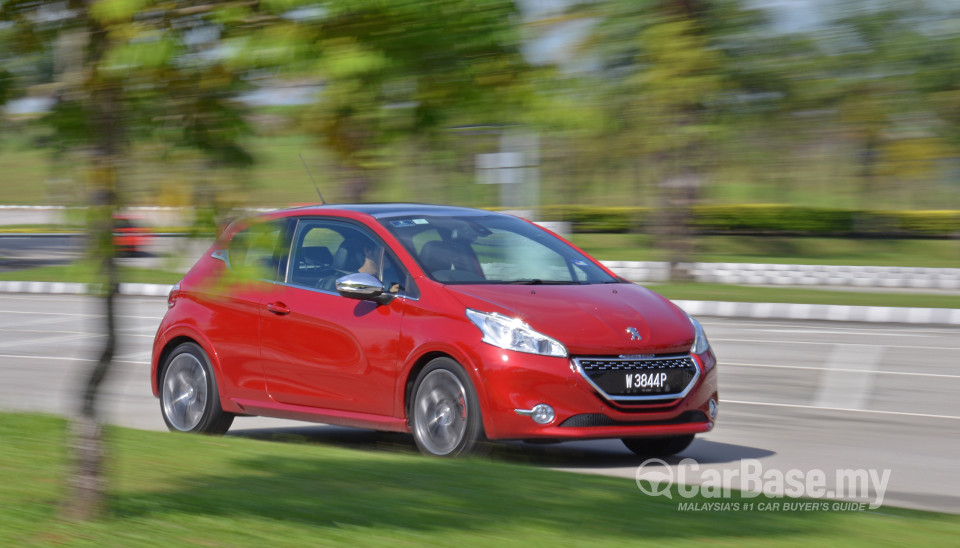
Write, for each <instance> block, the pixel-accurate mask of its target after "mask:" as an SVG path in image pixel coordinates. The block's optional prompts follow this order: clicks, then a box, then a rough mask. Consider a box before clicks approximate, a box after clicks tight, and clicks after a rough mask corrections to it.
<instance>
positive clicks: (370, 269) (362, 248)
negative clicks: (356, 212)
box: [289, 219, 415, 296]
mask: <svg viewBox="0 0 960 548" xmlns="http://www.w3.org/2000/svg"><path fill="white" fill-rule="evenodd" d="M292 254H293V256H292V258H293V260H292V261H291V272H290V278H289V281H290V283H291V284H293V285H299V286H303V287H309V288H313V289H320V290H323V291H330V292H336V290H337V287H336V286H337V279H338V278H340V277H342V276H346V275H347V274H355V273H358V272H363V273H367V274H370V275H372V276H374V277H376V278H377V279H379V280H380V281H381V282H383V287H384V291H386V292H390V293H396V294H404V295H407V296H411V290H412V291H415V289H412V288H413V283H412V280H411V279H410V277H409V276H408V275H407V273H406V271H405V270H404V269H403V268H402V267H401V266H400V263H399V261H398V260H397V259H396V257H395V256H394V255H393V253H392V252H390V251H389V250H388V249H387V248H386V246H385V245H384V244H383V242H382V241H380V239H379V238H377V237H375V236H374V235H373V234H371V233H370V232H369V231H367V230H364V229H363V228H361V227H359V226H357V225H355V224H352V223H347V222H342V221H331V220H325V219H301V220H300V222H299V223H298V224H297V230H296V234H295V235H294V239H293V250H292Z"/></svg>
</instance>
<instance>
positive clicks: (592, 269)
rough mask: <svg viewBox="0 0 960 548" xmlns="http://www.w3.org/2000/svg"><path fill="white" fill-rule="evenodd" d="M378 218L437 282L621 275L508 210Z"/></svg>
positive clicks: (571, 280)
mask: <svg viewBox="0 0 960 548" xmlns="http://www.w3.org/2000/svg"><path fill="white" fill-rule="evenodd" d="M380 222H381V223H382V224H383V226H385V227H386V228H387V230H389V231H390V232H392V233H393V235H394V236H396V238H397V239H398V240H400V241H401V242H402V243H403V245H404V246H405V247H406V248H407V251H409V252H410V253H411V254H412V255H413V256H414V257H415V258H416V260H417V262H418V263H419V264H420V267H421V268H422V269H423V270H424V272H426V273H427V275H428V276H430V277H431V278H433V279H434V280H436V281H438V282H443V283H448V284H479V283H490V284H530V285H538V284H596V283H616V282H617V281H618V280H617V279H616V278H614V277H613V276H611V275H609V274H607V273H606V272H605V271H604V270H603V269H602V268H600V267H599V266H597V265H596V264H595V263H594V262H593V261H592V260H590V259H589V258H587V257H586V256H585V255H583V253H580V252H579V251H577V250H576V249H574V248H573V247H571V246H570V245H568V244H567V243H565V242H564V241H562V240H560V239H558V238H556V237H555V236H553V235H552V234H550V233H549V232H547V231H545V230H542V229H540V228H539V227H536V226H534V225H531V224H530V223H528V222H526V221H523V220H520V219H518V218H515V217H510V216H507V215H499V214H491V215H465V216H462V217H458V216H430V215H405V216H397V217H390V218H386V219H381V220H380Z"/></svg>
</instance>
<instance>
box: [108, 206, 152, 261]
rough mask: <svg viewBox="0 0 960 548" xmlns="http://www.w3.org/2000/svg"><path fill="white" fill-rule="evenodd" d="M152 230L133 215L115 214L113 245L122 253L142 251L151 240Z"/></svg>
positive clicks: (128, 253)
mask: <svg viewBox="0 0 960 548" xmlns="http://www.w3.org/2000/svg"><path fill="white" fill-rule="evenodd" d="M151 238H152V236H151V234H150V230H149V229H147V228H144V227H142V226H141V225H140V222H139V219H137V218H136V217H133V216H131V215H120V214H117V215H114V216H113V245H114V247H116V249H117V253H119V254H120V255H135V254H137V253H142V252H143V251H144V249H146V247H147V246H148V245H150V242H151Z"/></svg>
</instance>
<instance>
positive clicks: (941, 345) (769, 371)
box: [0, 295, 960, 513]
mask: <svg viewBox="0 0 960 548" xmlns="http://www.w3.org/2000/svg"><path fill="white" fill-rule="evenodd" d="M164 310H165V300H164V299H157V298H125V299H123V301H122V304H121V314H122V320H121V321H120V332H121V343H120V351H119V353H118V359H117V361H118V364H117V365H118V367H117V368H116V371H115V374H114V376H113V378H111V379H110V382H109V384H108V386H107V387H106V389H105V399H104V401H105V406H104V412H105V416H106V417H107V419H108V420H109V421H110V422H113V423H116V424H121V425H125V426H131V427H135V428H144V429H153V430H163V429H164V425H163V421H162V419H161V418H160V412H159V405H158V403H157V401H156V400H155V399H154V398H153V396H152V395H151V394H150V387H149V380H148V378H147V372H148V370H149V363H148V362H149V351H150V344H151V342H152V340H153V334H154V331H155V330H156V327H157V324H158V323H159V320H160V317H161V316H162V314H163V313H164ZM101 321H102V316H101V312H100V310H99V309H98V307H97V301H95V300H92V299H89V298H86V297H77V296H66V297H61V296H52V295H0V372H2V381H3V382H0V409H4V410H13V409H16V410H35V411H45V412H53V413H60V414H65V415H68V414H70V413H71V412H72V410H73V409H75V407H76V400H75V394H76V392H77V390H78V384H79V383H80V382H81V380H82V377H83V374H84V371H85V369H86V368H87V367H89V365H90V363H91V361H90V360H91V359H92V358H93V357H95V355H96V350H97V347H98V344H99V335H98V332H99V329H100V324H101ZM703 323H704V325H705V327H706V329H707V333H708V335H709V337H710V339H711V342H712V343H713V345H714V348H715V349H716V351H717V354H718V355H719V357H720V365H719V367H720V374H721V377H720V391H721V392H720V394H721V405H720V417H719V422H718V426H717V428H716V429H715V430H714V431H713V432H711V433H709V434H706V435H703V436H700V437H698V438H697V440H696V441H695V442H694V443H693V445H691V446H690V448H688V449H687V450H686V451H684V452H683V453H681V454H680V455H679V456H678V457H676V458H672V459H668V460H669V463H668V466H667V467H666V468H661V470H662V471H663V472H664V473H668V474H673V475H674V476H673V477H674V478H676V477H677V474H678V473H679V470H680V468H683V469H684V470H687V471H689V470H691V468H690V467H689V466H687V467H681V466H678V465H677V462H678V461H679V460H680V459H681V458H684V457H686V458H692V459H695V460H696V461H697V462H698V463H699V466H700V473H705V471H708V470H716V471H720V472H724V471H725V472H727V473H728V474H729V475H730V478H731V485H733V486H734V487H736V486H738V485H742V484H741V482H739V481H738V478H737V477H736V476H735V475H736V473H737V472H738V471H740V472H744V469H743V468H742V466H743V465H744V463H749V462H753V461H750V460H745V459H757V462H758V463H759V465H760V466H762V469H763V472H764V473H767V472H770V473H776V472H778V471H779V472H782V473H786V472H788V471H790V470H791V469H795V470H799V473H800V474H801V475H803V476H804V477H809V476H810V475H812V474H813V473H814V472H816V471H823V472H824V473H825V474H826V476H827V481H828V482H832V479H831V478H832V477H833V476H834V475H835V473H836V471H837V470H838V469H846V470H861V469H863V470H868V469H872V470H875V471H876V472H877V473H878V474H880V473H882V472H883V471H884V470H889V474H890V475H889V484H888V485H887V488H886V490H885V498H884V500H883V504H884V505H893V506H907V507H914V508H923V509H930V510H939V511H944V512H953V513H960V470H958V467H957V464H956V461H957V457H958V456H960V436H957V434H956V432H957V431H958V428H960V410H958V409H957V402H958V398H957V392H958V390H960V372H958V371H957V368H956V366H955V365H954V364H955V362H953V360H952V359H951V358H953V357H954V356H956V355H957V353H958V351H960V328H941V327H923V326H903V325H890V324H887V325H869V324H852V323H837V322H801V321H757V320H732V319H711V318H704V319H703ZM231 435H240V436H247V437H256V438H263V439H284V438H287V437H289V436H291V435H294V436H302V438H303V439H304V441H306V442H309V443H331V444H337V445H346V446H351V447H358V448H361V449H362V448H367V449H369V448H383V447H385V446H387V447H392V448H394V449H396V450H400V451H411V450H413V449H412V441H411V440H410V438H409V437H408V436H402V435H397V434H381V433H375V432H367V431H360V430H351V429H345V428H338V427H330V426H318V425H312V424H306V423H295V422H290V421H280V420H272V419H262V418H238V419H237V421H236V422H235V423H234V427H233V429H232V430H231ZM494 454H495V458H503V459H505V460H515V461H518V462H523V463H532V464H539V465H543V466H549V467H553V468H559V469H568V470H575V471H578V472H585V473H598V474H608V475H614V476H621V477H623V478H625V479H624V481H627V482H629V484H630V485H632V484H633V481H634V478H635V475H636V472H637V468H638V465H640V464H641V463H642V462H643V459H641V458H639V457H636V456H634V455H633V454H632V453H629V452H628V451H627V450H626V449H625V448H624V447H623V446H622V445H621V444H620V443H619V442H618V441H616V440H610V441H593V442H575V443H563V444H555V445H532V444H525V443H519V442H518V443H511V444H507V445H505V446H502V447H500V448H498V449H497V450H495V453H494ZM646 470H649V468H646ZM754 472H756V470H754ZM702 477H703V476H701V480H702ZM687 479H688V481H689V480H691V476H690V475H688V476H687ZM693 481H696V479H695V478H693ZM828 484H830V485H832V483H828ZM746 486H748V487H749V486H750V483H749V482H747V484H746ZM763 487H769V485H766V484H765V485H764V486H763ZM854 494H856V493H854ZM860 498H861V499H862V500H875V493H874V492H872V491H871V492H868V493H866V495H865V496H864V497H860Z"/></svg>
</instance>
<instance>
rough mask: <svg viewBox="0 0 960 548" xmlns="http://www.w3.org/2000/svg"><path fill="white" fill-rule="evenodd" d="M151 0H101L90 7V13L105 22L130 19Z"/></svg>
mask: <svg viewBox="0 0 960 548" xmlns="http://www.w3.org/2000/svg"><path fill="white" fill-rule="evenodd" d="M149 3H150V0H99V1H98V2H96V3H95V4H93V5H92V6H91V7H90V15H92V16H93V18H94V19H96V20H97V21H99V22H100V23H103V24H110V23H117V22H122V21H128V20H130V18H132V17H133V16H134V15H136V13H137V12H139V11H140V10H141V9H143V8H144V7H145V6H146V5H147V4H149Z"/></svg>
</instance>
